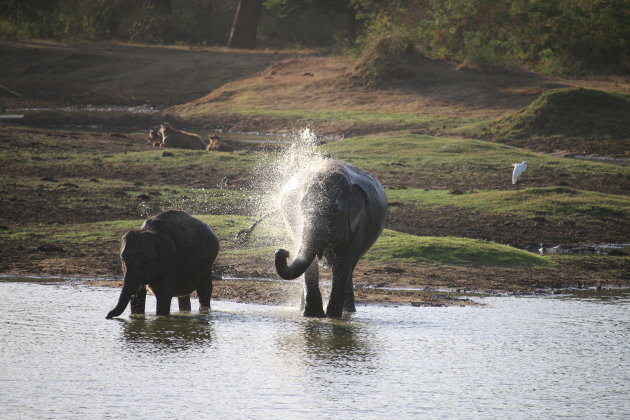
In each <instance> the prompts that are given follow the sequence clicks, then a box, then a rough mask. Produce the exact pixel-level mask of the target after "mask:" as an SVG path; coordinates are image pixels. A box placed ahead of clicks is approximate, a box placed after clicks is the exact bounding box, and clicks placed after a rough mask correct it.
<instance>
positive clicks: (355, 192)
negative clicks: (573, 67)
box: [275, 169, 366, 280]
mask: <svg viewBox="0 0 630 420" xmlns="http://www.w3.org/2000/svg"><path fill="white" fill-rule="evenodd" d="M295 185H296V187H295V188H297V194H295V195H292V194H288V196H289V197H290V198H289V199H291V198H293V197H295V199H297V202H296V203H294V205H295V211H296V212H298V213H299V214H300V216H301V229H300V232H299V233H298V236H299V238H298V239H299V243H300V247H299V250H298V252H297V255H296V257H295V259H294V260H293V261H292V262H291V264H287V258H288V257H289V252H288V251H286V250H284V249H279V250H278V251H276V254H275V265H276V271H277V272H278V275H279V276H280V277H282V278H283V279H285V280H292V279H295V278H297V277H299V276H301V275H302V274H304V272H305V271H306V269H307V268H308V267H309V266H310V265H311V263H312V262H313V260H314V259H315V257H316V256H317V257H318V258H322V255H324V252H325V250H326V249H329V248H334V247H338V246H340V245H343V244H344V243H346V242H347V241H348V240H349V238H350V237H351V236H352V234H353V232H354V231H356V230H357V228H358V225H359V223H361V221H362V220H365V217H364V214H365V206H366V198H365V193H364V192H363V190H362V189H361V188H360V187H359V186H357V185H353V184H352V183H351V182H350V179H349V177H348V176H347V175H346V174H345V173H343V172H342V171H339V170H334V169H333V170H323V171H320V172H317V173H315V174H314V175H312V176H311V177H310V179H309V180H307V182H305V183H303V184H301V185H300V183H299V182H298V183H295Z"/></svg>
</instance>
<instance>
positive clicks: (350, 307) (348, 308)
mask: <svg viewBox="0 0 630 420" xmlns="http://www.w3.org/2000/svg"><path fill="white" fill-rule="evenodd" d="M343 309H344V311H346V312H356V311H357V308H356V306H354V303H352V304H348V303H346V304H345V305H344V306H343Z"/></svg>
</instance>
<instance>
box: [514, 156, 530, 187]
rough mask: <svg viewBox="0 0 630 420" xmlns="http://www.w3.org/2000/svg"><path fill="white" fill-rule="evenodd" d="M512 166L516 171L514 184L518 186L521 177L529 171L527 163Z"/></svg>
mask: <svg viewBox="0 0 630 420" xmlns="http://www.w3.org/2000/svg"><path fill="white" fill-rule="evenodd" d="M512 166H514V170H513V171H512V184H515V185H516V184H517V183H518V179H519V178H520V176H521V175H523V172H525V170H526V169H527V162H525V161H522V162H521V163H513V164H512Z"/></svg>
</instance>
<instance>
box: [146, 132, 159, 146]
mask: <svg viewBox="0 0 630 420" xmlns="http://www.w3.org/2000/svg"><path fill="white" fill-rule="evenodd" d="M147 142H148V143H149V144H150V145H152V146H156V147H158V146H161V145H162V136H161V135H160V132H159V131H158V130H156V129H155V128H151V129H149V135H148V136H147Z"/></svg>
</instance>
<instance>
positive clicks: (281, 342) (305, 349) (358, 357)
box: [277, 319, 376, 375]
mask: <svg viewBox="0 0 630 420" xmlns="http://www.w3.org/2000/svg"><path fill="white" fill-rule="evenodd" d="M371 341H372V337H371V334H370V333H369V332H368V329H367V328H365V326H363V325H361V323H360V322H357V321H356V320H352V319H349V320H347V319H344V320H328V319H304V320H302V322H301V328H298V329H291V330H288V331H285V332H284V333H283V334H282V335H281V336H280V337H279V338H278V341H277V345H278V348H279V349H281V350H283V351H286V352H288V353H289V354H290V355H287V358H294V357H295V355H296V354H298V355H302V357H301V358H299V359H300V363H303V364H306V365H309V366H313V367H317V366H320V365H322V366H325V368H326V369H330V368H332V369H342V370H347V371H351V372H352V374H353V375H357V374H362V373H364V372H365V370H366V369H370V368H371V365H372V364H373V362H374V359H375V358H376V352H375V351H374V350H373V349H372V344H373V343H372V342H371ZM366 364H368V365H366Z"/></svg>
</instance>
